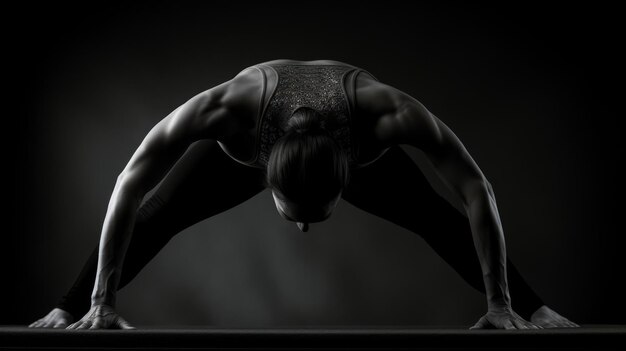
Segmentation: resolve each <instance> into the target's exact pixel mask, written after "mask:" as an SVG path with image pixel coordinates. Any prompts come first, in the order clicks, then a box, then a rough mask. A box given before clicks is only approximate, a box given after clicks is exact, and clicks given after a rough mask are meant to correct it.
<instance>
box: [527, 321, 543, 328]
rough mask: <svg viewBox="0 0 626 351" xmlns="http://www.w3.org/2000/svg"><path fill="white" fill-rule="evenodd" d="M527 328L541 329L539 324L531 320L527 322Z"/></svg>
mask: <svg viewBox="0 0 626 351" xmlns="http://www.w3.org/2000/svg"><path fill="white" fill-rule="evenodd" d="M528 329H541V326H539V325H537V324H535V323H532V322H528Z"/></svg>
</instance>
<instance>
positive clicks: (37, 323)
mask: <svg viewBox="0 0 626 351" xmlns="http://www.w3.org/2000/svg"><path fill="white" fill-rule="evenodd" d="M40 324H41V320H37V321H34V322H32V323H31V324H30V325H29V326H28V327H29V328H37V327H39V325H40Z"/></svg>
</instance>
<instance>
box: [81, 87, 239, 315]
mask: <svg viewBox="0 0 626 351" xmlns="http://www.w3.org/2000/svg"><path fill="white" fill-rule="evenodd" d="M219 94H220V89H219V87H218V88H214V89H213V90H208V91H206V92H203V93H201V94H199V95H197V96H195V97H193V98H192V99H190V100H189V101H187V102H186V103H185V104H183V105H182V106H180V107H179V108H177V109H176V110H174V111H173V112H172V113H170V114H169V115H168V116H167V117H165V118H164V119H162V120H161V121H160V122H159V123H157V124H156V125H155V126H154V127H153V128H152V130H150V132H149V133H148V134H147V135H146V137H145V138H144V140H143V141H142V143H141V144H140V146H139V147H138V149H137V150H136V151H135V153H134V154H133V156H132V157H131V159H130V161H129V162H128V164H127V165H126V167H125V168H124V169H123V171H122V172H121V173H120V175H119V176H118V178H117V182H116V184H115V187H114V189H113V194H112V195H111V199H110V201H109V205H108V209H107V213H106V216H105V219H104V225H103V228H102V234H101V238H100V247H99V260H98V268H97V271H96V280H95V284H94V290H93V294H92V305H102V304H104V305H109V306H111V307H114V306H115V295H116V291H117V285H118V283H119V279H120V273H121V266H122V262H123V259H124V256H125V253H126V250H127V247H128V244H129V242H130V237H131V234H132V228H133V226H134V222H135V216H136V212H137V209H138V207H139V205H140V204H141V201H142V199H143V197H144V196H145V194H146V193H147V192H148V191H149V190H150V189H151V188H153V187H154V186H155V185H156V184H157V183H158V182H159V181H160V180H161V179H162V178H163V176H164V175H165V174H166V173H167V172H168V171H169V170H170V169H171V167H172V166H173V165H174V164H175V162H176V161H177V160H178V159H179V158H180V156H181V155H182V154H183V153H184V152H185V151H186V150H187V148H188V147H189V145H191V144H192V143H193V142H195V141H197V140H200V139H206V138H213V139H216V138H218V137H219V136H221V135H222V134H225V133H227V132H228V130H227V128H225V126H227V123H226V122H225V121H224V120H225V119H227V117H228V111H227V110H226V109H225V108H223V107H221V106H219V104H218V103H217V101H218V100H219V96H218V95H219Z"/></svg>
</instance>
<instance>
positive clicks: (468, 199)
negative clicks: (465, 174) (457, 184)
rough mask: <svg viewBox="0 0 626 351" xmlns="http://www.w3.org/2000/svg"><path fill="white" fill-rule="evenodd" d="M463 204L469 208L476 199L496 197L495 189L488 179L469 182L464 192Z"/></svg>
mask: <svg viewBox="0 0 626 351" xmlns="http://www.w3.org/2000/svg"><path fill="white" fill-rule="evenodd" d="M462 197H463V202H464V203H465V206H466V207H467V206H469V205H470V204H471V203H472V202H474V201H475V200H476V199H483V198H485V197H494V193H493V187H492V186H491V183H489V181H488V180H487V179H486V178H481V179H476V180H473V181H471V182H468V184H466V186H465V187H464V190H463V196H462Z"/></svg>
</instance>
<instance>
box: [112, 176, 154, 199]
mask: <svg viewBox="0 0 626 351" xmlns="http://www.w3.org/2000/svg"><path fill="white" fill-rule="evenodd" d="M135 178H136V177H134V176H133V175H132V174H130V173H129V172H122V173H120V174H119V175H118V176H117V180H116V182H115V191H116V192H117V193H119V194H122V195H124V196H125V197H130V198H132V199H134V200H136V201H139V202H141V200H143V197H144V196H145V194H146V193H147V191H144V190H143V189H142V187H141V186H140V184H139V182H137V181H136V179H135Z"/></svg>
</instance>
